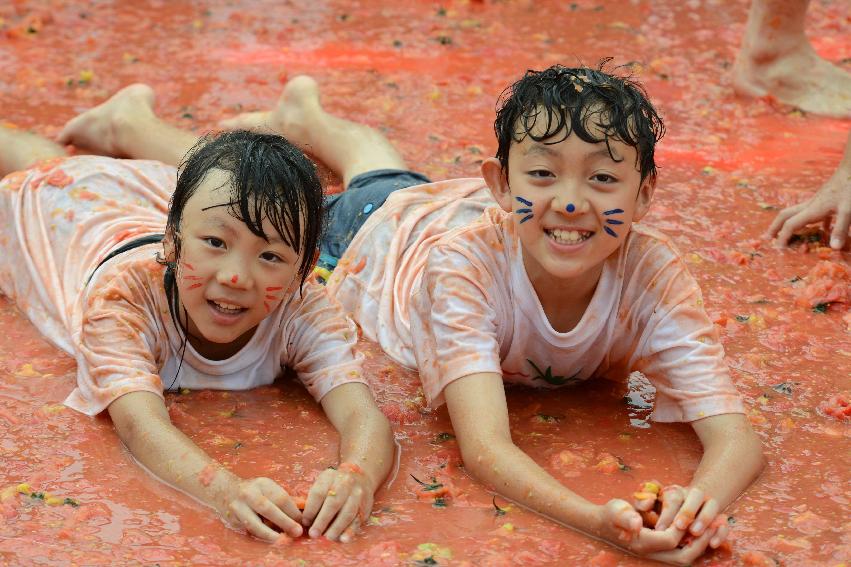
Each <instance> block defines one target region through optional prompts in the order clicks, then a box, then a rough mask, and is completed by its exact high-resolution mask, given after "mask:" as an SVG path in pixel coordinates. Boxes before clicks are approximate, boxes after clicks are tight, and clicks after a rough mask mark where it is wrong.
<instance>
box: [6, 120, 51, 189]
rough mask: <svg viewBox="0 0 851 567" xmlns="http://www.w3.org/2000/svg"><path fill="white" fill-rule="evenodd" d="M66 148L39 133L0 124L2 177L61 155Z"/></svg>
mask: <svg viewBox="0 0 851 567" xmlns="http://www.w3.org/2000/svg"><path fill="white" fill-rule="evenodd" d="M64 155H65V149H64V148H63V147H62V146H60V145H59V144H57V143H55V142H52V141H50V140H48V139H47V138H43V137H41V136H39V135H38V134H32V133H30V132H24V131H23V130H18V129H16V128H9V127H7V126H0V178H2V177H5V176H6V175H8V174H10V173H12V172H13V171H22V170H24V169H27V168H29V167H30V166H32V165H33V164H35V163H36V162H38V161H41V160H43V159H48V158H54V157H61V156H64Z"/></svg>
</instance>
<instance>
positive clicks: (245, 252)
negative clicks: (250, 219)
mask: <svg viewBox="0 0 851 567" xmlns="http://www.w3.org/2000/svg"><path fill="white" fill-rule="evenodd" d="M229 183H230V177H229V174H228V173H226V172H224V171H222V170H212V171H210V172H209V173H208V174H207V176H206V177H205V179H204V180H203V181H202V183H201V184H200V185H199V187H198V189H197V190H196V191H195V193H194V194H193V195H192V197H191V198H190V199H189V201H188V202H187V203H186V208H185V209H184V211H183V218H182V220H181V224H180V239H181V251H180V258H178V260H177V270H176V275H177V288H178V291H179V294H180V304H181V310H180V317H181V320H182V321H183V323H184V325H186V328H187V329H188V330H189V342H190V344H192V346H193V347H195V349H196V350H198V352H199V353H200V354H202V355H203V356H206V357H208V358H213V359H221V358H227V357H229V356H232V355H233V354H235V353H236V352H237V351H238V350H239V349H240V348H242V347H243V346H244V345H245V343H247V342H248V340H249V339H250V338H251V336H252V335H253V334H254V330H255V329H256V328H257V325H258V324H259V323H260V321H262V320H263V319H264V318H265V317H266V316H267V315H269V313H271V312H272V311H274V309H275V308H276V307H277V306H278V305H279V304H280V303H281V301H283V300H284V299H285V298H287V297H288V296H289V295H290V293H292V291H293V289H294V288H295V286H297V285H298V279H297V278H298V268H299V263H300V261H301V258H300V256H299V254H298V253H297V252H296V251H295V250H293V249H292V248H291V247H290V246H288V245H287V244H285V243H284V242H283V240H281V238H280V235H278V234H277V232H276V231H275V229H274V228H273V227H272V225H271V223H269V221H268V220H266V219H264V220H263V230H264V232H265V233H266V234H268V235H275V236H274V237H272V238H271V240H270V241H269V242H267V241H265V240H264V239H263V238H261V237H259V236H257V235H255V234H254V233H252V232H251V231H250V230H249V229H248V227H247V226H246V225H245V224H244V223H243V222H242V221H240V220H238V219H236V218H234V217H233V216H231V214H230V212H229V211H230V206H229V205H230V201H231V194H230V193H231V189H230V187H229ZM166 253H169V250H168V249H166ZM184 310H185V312H186V317H185V318H184Z"/></svg>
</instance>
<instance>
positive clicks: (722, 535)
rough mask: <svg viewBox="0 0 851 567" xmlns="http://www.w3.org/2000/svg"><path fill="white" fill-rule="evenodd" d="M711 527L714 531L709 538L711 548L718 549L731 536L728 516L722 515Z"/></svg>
mask: <svg viewBox="0 0 851 567" xmlns="http://www.w3.org/2000/svg"><path fill="white" fill-rule="evenodd" d="M709 527H710V529H711V530H712V531H713V533H712V534H710V536H709V547H711V548H712V549H716V548H717V547H718V546H719V545H721V544H722V543H724V540H726V539H727V536H728V535H730V524H729V523H728V522H727V515H726V514H720V515H719V516H718V517H717V518H715V520H714V521H713V522H712V524H710V526H709Z"/></svg>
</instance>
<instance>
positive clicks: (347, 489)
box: [303, 382, 394, 542]
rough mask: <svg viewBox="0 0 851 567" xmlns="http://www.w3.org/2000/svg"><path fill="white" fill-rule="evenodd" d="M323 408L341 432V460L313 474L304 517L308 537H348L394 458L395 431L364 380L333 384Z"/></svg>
mask: <svg viewBox="0 0 851 567" xmlns="http://www.w3.org/2000/svg"><path fill="white" fill-rule="evenodd" d="M322 408H323V409H324V410H325V413H326V414H327V415H328V419H329V420H330V421H331V423H332V424H333V425H334V427H335V428H336V429H337V432H338V433H339V434H340V465H339V466H338V467H337V468H336V469H328V470H326V471H324V472H322V473H321V474H320V475H319V477H318V478H317V479H316V482H315V483H314V484H313V486H312V487H311V489H310V492H309V493H308V496H307V503H306V505H305V507H304V517H303V523H304V525H305V526H310V531H309V534H310V537H319V536H321V535H323V534H324V535H325V537H327V538H328V539H332V540H337V539H339V540H340V541H343V542H348V541H350V540H351V538H352V536H353V535H354V534H355V533H356V532H357V530H358V529H359V527H360V526H361V525H363V522H364V520H365V519H366V518H367V517H369V513H370V511H371V510H372V503H373V498H374V494H375V491H376V490H378V488H379V487H380V486H381V483H382V482H383V481H384V479H385V477H387V473H388V472H389V471H390V467H391V466H392V464H393V458H394V455H393V453H394V443H393V431H392V430H391V429H390V423H389V422H388V421H387V418H386V417H384V414H383V413H381V410H379V409H378V406H377V405H376V403H375V400H374V399H373V397H372V393H371V392H370V391H369V388H368V387H367V386H366V385H365V384H362V383H358V382H351V383H348V384H343V385H342V386H338V387H336V388H334V389H333V390H331V391H330V392H328V394H326V395H325V396H324V397H323V398H322Z"/></svg>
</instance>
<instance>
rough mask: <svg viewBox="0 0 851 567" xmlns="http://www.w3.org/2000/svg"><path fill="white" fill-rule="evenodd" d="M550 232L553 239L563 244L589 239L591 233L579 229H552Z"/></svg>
mask: <svg viewBox="0 0 851 567" xmlns="http://www.w3.org/2000/svg"><path fill="white" fill-rule="evenodd" d="M550 234H551V235H552V237H553V239H554V240H556V241H557V242H560V243H562V244H577V243H579V242H582V241H583V240H587V239H588V238H589V237H590V236H591V233H590V232H587V231H584V230H583V231H579V230H558V229H556V230H551V231H550Z"/></svg>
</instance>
